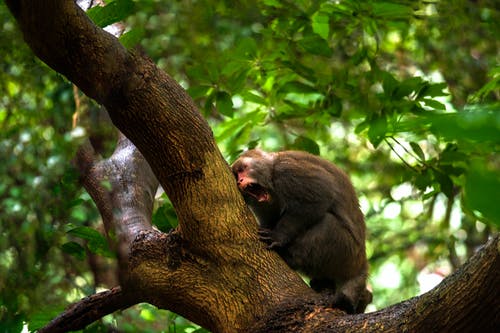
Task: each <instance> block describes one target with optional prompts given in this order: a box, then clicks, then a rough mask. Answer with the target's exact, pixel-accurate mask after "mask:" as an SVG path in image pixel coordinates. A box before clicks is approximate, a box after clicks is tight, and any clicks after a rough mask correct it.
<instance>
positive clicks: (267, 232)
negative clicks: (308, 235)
mask: <svg viewBox="0 0 500 333" xmlns="http://www.w3.org/2000/svg"><path fill="white" fill-rule="evenodd" d="M304 211H305V212H307V211H308V210H304ZM315 215H316V214H311V215H309V216H307V215H305V214H299V213H297V212H293V211H292V212H288V213H285V214H283V216H282V217H281V218H280V219H279V221H278V223H277V224H276V226H275V227H274V228H272V229H268V228H262V227H261V228H259V238H260V240H261V241H263V242H264V243H266V244H268V249H277V248H280V247H285V246H287V245H288V244H289V243H290V242H292V241H293V240H294V239H295V238H297V237H298V236H299V235H301V234H303V233H305V232H306V231H307V229H309V228H311V226H312V225H314V224H315V223H317V221H320V220H321V217H320V216H318V217H316V216H315Z"/></svg>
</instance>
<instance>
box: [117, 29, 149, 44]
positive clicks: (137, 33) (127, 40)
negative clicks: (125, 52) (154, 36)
mask: <svg viewBox="0 0 500 333" xmlns="http://www.w3.org/2000/svg"><path fill="white" fill-rule="evenodd" d="M144 34H145V30H144V29H142V28H134V29H132V30H130V31H127V32H126V33H124V34H123V35H121V36H120V38H119V40H120V42H121V43H122V45H123V46H125V47H126V48H127V49H131V48H133V47H135V46H136V45H138V44H139V43H140V42H141V40H142V38H143V37H144Z"/></svg>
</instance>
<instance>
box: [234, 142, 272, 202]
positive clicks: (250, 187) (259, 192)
mask: <svg viewBox="0 0 500 333" xmlns="http://www.w3.org/2000/svg"><path fill="white" fill-rule="evenodd" d="M250 152H252V153H251V154H248V153H249V152H247V153H245V154H243V155H242V156H241V157H240V158H238V160H237V161H236V162H235V163H234V164H233V166H232V170H233V174H234V176H235V178H236V182H237V183H238V188H239V189H240V191H241V193H242V194H243V196H244V197H245V199H246V200H249V201H251V202H254V203H264V202H269V201H271V194H270V190H271V186H270V170H271V168H270V166H269V165H268V163H266V160H265V159H263V158H262V157H261V156H256V155H255V152H253V151H250ZM248 155H250V156H248Z"/></svg>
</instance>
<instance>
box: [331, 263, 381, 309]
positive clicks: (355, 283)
mask: <svg viewBox="0 0 500 333" xmlns="http://www.w3.org/2000/svg"><path fill="white" fill-rule="evenodd" d="M371 300H372V294H371V292H369V291H368V290H367V289H366V273H363V274H360V275H358V276H356V277H354V278H352V279H350V280H348V281H346V282H345V283H344V284H343V285H342V286H340V288H339V290H338V291H337V292H336V293H335V295H334V297H333V305H334V306H336V307H338V308H340V309H342V310H344V311H346V312H347V313H363V312H364V311H365V308H366V306H367V305H368V303H370V302H371Z"/></svg>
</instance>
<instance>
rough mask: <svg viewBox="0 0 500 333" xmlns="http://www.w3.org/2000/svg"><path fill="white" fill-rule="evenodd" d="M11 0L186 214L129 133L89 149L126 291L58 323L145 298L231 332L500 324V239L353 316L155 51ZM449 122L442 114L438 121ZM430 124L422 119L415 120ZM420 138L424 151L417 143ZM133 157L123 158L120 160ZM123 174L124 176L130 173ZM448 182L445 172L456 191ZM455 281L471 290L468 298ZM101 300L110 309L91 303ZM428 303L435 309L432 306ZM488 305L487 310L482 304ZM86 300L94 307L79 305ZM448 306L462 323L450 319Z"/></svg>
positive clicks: (23, 23) (380, 120)
mask: <svg viewBox="0 0 500 333" xmlns="http://www.w3.org/2000/svg"><path fill="white" fill-rule="evenodd" d="M7 4H8V6H9V8H10V9H11V11H12V13H13V15H14V16H15V18H16V20H17V21H18V23H19V26H20V28H21V30H22V31H23V34H24V37H25V40H26V42H27V43H28V45H30V47H31V48H32V50H33V51H34V52H35V54H36V55H37V56H38V57H40V58H41V59H42V60H43V61H44V62H45V63H47V64H48V65H49V66H50V67H52V68H53V69H55V70H56V71H58V72H60V73H61V74H63V75H65V76H66V77H67V78H68V79H70V80H71V81H72V82H73V83H75V84H76V85H77V86H78V87H79V88H80V89H81V90H82V91H83V92H84V93H85V94H86V95H87V96H89V97H91V98H93V99H95V100H96V101H97V102H98V103H100V104H102V105H104V106H105V107H106V109H107V110H108V112H109V114H110V117H111V119H112V121H113V123H114V124H115V125H116V126H117V127H118V128H119V129H120V131H122V132H123V133H124V134H125V136H126V137H127V138H128V139H130V141H131V142H132V143H133V144H134V145H135V146H136V147H137V148H138V149H139V151H140V152H141V153H142V155H143V156H144V158H145V159H146V160H147V161H148V163H149V165H150V166H151V169H152V171H153V172H154V174H155V175H156V177H157V178H158V180H159V182H160V184H161V185H162V187H163V188H164V190H165V192H166V193H167V194H168V197H169V198H170V200H171V201H172V203H173V205H174V207H175V209H176V213H177V216H178V218H179V226H178V228H177V229H176V230H175V231H173V232H171V233H169V234H163V233H160V232H157V231H153V230H151V224H150V221H149V220H150V217H151V211H152V200H151V198H152V193H154V189H155V185H156V183H155V182H154V181H152V180H151V179H152V177H151V175H150V173H149V170H148V169H147V167H146V166H145V165H144V162H143V161H142V160H141V157H140V155H138V153H137V152H136V151H135V148H133V147H131V146H130V144H129V143H128V142H127V140H125V139H123V140H122V141H121V143H120V144H119V145H118V146H117V148H116V151H115V154H114V155H113V157H112V158H110V159H109V161H106V162H105V163H101V164H98V163H97V162H96V157H95V156H94V152H93V151H92V149H91V148H90V147H88V146H83V147H82V148H81V149H80V151H79V153H78V155H77V159H76V164H77V165H78V166H79V167H80V168H81V171H82V174H83V175H84V176H85V179H84V184H86V187H87V189H88V190H89V193H91V195H92V196H93V198H94V200H95V201H96V203H97V204H98V207H99V209H100V212H101V215H102V217H103V221H104V222H105V223H104V224H105V228H106V231H107V235H108V237H109V240H110V242H112V243H114V248H115V249H116V250H117V253H118V263H119V264H118V265H119V269H120V285H121V288H120V289H113V290H111V291H108V292H105V293H104V294H98V295H96V296H93V297H90V298H89V299H86V300H83V301H82V302H81V303H80V307H77V308H72V309H69V310H68V311H67V312H66V314H65V315H63V316H62V317H59V319H57V320H56V321H55V322H53V324H50V325H53V326H49V327H50V329H52V330H55V329H56V328H57V327H58V325H61V326H59V327H64V329H68V328H69V327H70V326H64V325H67V324H68V323H70V322H72V323H78V324H74V325H75V326H72V328H78V327H79V326H78V325H84V324H88V323H89V322H91V321H93V320H95V319H97V318H99V317H100V316H102V315H103V314H105V313H107V312H109V311H112V310H115V309H120V308H123V307H126V306H129V305H131V304H134V303H137V302H141V301H146V302H149V303H151V304H154V305H156V306H158V307H160V308H168V309H171V310H173V311H175V312H176V313H179V314H182V315H184V316H185V317H187V318H189V319H192V320H193V321H195V322H197V323H200V324H201V325H203V326H205V327H207V328H209V329H211V330H213V331H222V332H224V331H228V332H234V331H266V332H269V331H283V330H292V329H296V330H302V331H335V330H339V331H344V330H347V329H348V330H353V331H357V330H359V329H360V328H361V327H364V328H365V329H367V330H382V329H383V330H394V331H395V330H402V329H403V330H404V329H408V330H423V329H427V328H431V329H432V330H434V331H437V330H451V329H452V327H453V328H454V329H458V328H463V329H467V328H469V327H476V328H478V329H479V328H482V329H492V328H493V327H495V325H496V324H498V319H497V318H495V313H494V309H495V308H496V307H497V306H498V297H497V294H498V293H497V291H498V288H497V287H496V286H497V285H498V280H499V277H498V274H497V272H498V268H499V256H498V249H497V247H498V237H496V238H494V239H492V240H491V241H490V243H489V244H488V245H487V246H486V247H485V248H484V249H483V250H482V251H481V252H479V253H478V254H477V255H476V256H475V257H473V258H472V259H471V260H470V261H469V263H468V264H467V265H465V266H464V267H463V268H461V269H460V270H459V271H457V273H455V274H454V275H452V276H451V277H450V278H448V279H447V280H446V282H444V283H443V284H441V285H440V286H439V287H438V288H436V289H434V290H433V291H431V292H429V293H428V294H425V295H423V296H421V297H417V298H413V299H411V300H408V301H406V302H403V303H400V304H397V305H395V306H393V307H390V308H386V309H384V310H381V311H379V312H376V313H373V314H366V315H358V316H352V317H344V316H343V314H342V313H341V312H340V311H337V310H332V309H330V308H328V307H327V306H326V304H324V300H322V299H321V298H320V296H318V295H316V294H314V293H313V292H312V291H311V290H310V289H309V288H308V287H307V286H306V285H305V283H304V282H303V281H302V280H301V279H300V278H299V277H298V276H297V275H296V274H295V273H293V272H291V271H290V269H289V268H287V267H286V265H284V263H283V262H282V261H281V260H280V259H279V258H278V257H277V256H276V255H274V254H273V253H271V252H267V251H265V249H264V247H263V246H262V245H261V244H259V242H258V241H257V238H256V230H255V224H254V223H253V217H252V215H251V214H250V213H249V211H248V209H246V207H245V205H244V203H243V201H242V199H241V196H240V195H239V193H238V191H237V189H236V187H235V184H234V180H233V178H232V175H231V173H230V171H229V168H228V167H227V163H226V162H225V160H224V159H223V158H222V155H221V154H220V152H219V150H218V148H217V146H216V145H215V141H214V139H213V135H212V132H211V130H210V128H209V127H208V124H207V122H206V121H205V120H204V118H203V117H202V116H201V115H200V113H199V112H198V111H197V108H196V106H195V104H194V103H193V101H192V100H191V98H190V97H189V96H188V95H187V94H186V92H185V91H184V90H183V89H182V88H181V87H180V86H179V85H178V84H177V83H176V82H175V81H174V80H173V79H171V78H170V77H169V76H167V75H166V74H165V73H163V72H162V71H160V70H159V69H158V68H157V67H156V66H155V65H154V64H153V63H152V62H151V61H150V60H149V59H148V58H147V57H145V56H143V55H141V54H139V53H138V52H133V51H128V50H126V49H125V48H124V47H123V46H122V45H121V44H120V43H119V42H118V41H117V40H116V39H115V38H114V37H112V36H110V35H109V34H106V33H104V32H103V31H102V30H100V29H97V28H96V27H95V26H94V25H93V24H92V23H91V21H90V20H89V19H88V18H87V16H86V15H85V14H84V13H83V12H82V11H81V10H79V9H78V7H76V6H75V5H74V3H73V2H68V1H51V2H49V3H44V4H43V5H42V4H39V3H36V2H30V1H24V2H9V1H7ZM44 13H45V14H44ZM49 17H51V19H47V18H49ZM320 21H321V20H318V22H320ZM309 42H311V41H309ZM313 42H314V44H313V45H314V48H317V47H320V49H321V43H319V42H317V40H315V41H313ZM61 45H64V47H61ZM303 46H304V47H307V44H304V45H303ZM296 67H300V66H298V65H296ZM82 68H85V69H86V70H85V71H82V70H81V69H82ZM378 75H380V76H381V77H383V80H384V85H385V87H384V89H385V90H386V91H389V90H390V91H391V94H396V95H397V94H398V92H397V89H401V86H399V85H397V82H396V81H395V80H394V79H393V78H391V76H389V75H388V74H387V73H386V72H384V71H381V72H379V73H378ZM289 83H290V82H289ZM291 83H292V84H289V86H290V85H293V82H292V81H291ZM296 85H297V84H295V86H296ZM414 85H417V86H418V85H422V87H421V88H422V89H423V88H424V83H423V82H422V81H418V80H413V81H409V82H406V86H407V87H408V86H409V87H410V88H407V89H410V90H411V91H413V90H415V87H414ZM427 88H429V87H427ZM399 93H400V94H401V92H399ZM214 96H215V97H214V98H216V99H217V98H219V99H218V100H217V102H218V103H217V104H218V106H220V104H222V105H223V104H224V103H223V101H224V100H225V97H223V96H225V95H224V94H221V92H219V94H218V95H214ZM423 96H427V95H423ZM333 100H335V99H333ZM427 102H428V103H429V104H432V102H431V101H429V100H427ZM332 105H333V106H332ZM332 105H326V106H327V107H333V108H334V109H335V103H333V104H332ZM388 119H389V120H390V119H391V118H390V115H388V114H385V115H384V114H382V115H380V114H379V115H378V116H373V117H372V118H371V119H370V120H369V121H370V122H369V124H370V129H369V130H368V131H369V133H368V135H369V136H370V139H371V140H372V141H373V142H375V143H380V142H381V141H382V140H383V139H384V135H385V133H383V132H384V131H385V130H386V127H387V120H388ZM436 119H437V120H439V118H432V120H433V121H435V122H436V123H438V124H439V122H438V121H436ZM448 120H449V119H448ZM428 122H429V120H425V119H424V120H422V119H418V120H411V121H408V122H407V123H406V124H407V125H411V124H420V125H427V124H428ZM137 124H140V126H137ZM365 126H366V125H365ZM194 147H196V149H194ZM412 147H414V150H415V152H416V154H418V155H420V152H419V150H418V148H416V147H415V146H412ZM120 162H123V164H122V165H118V163H120ZM113 168H115V169H113ZM117 170H119V172H120V173H124V175H121V176H120V175H118V174H117ZM105 174H107V175H109V179H110V186H111V191H107V188H106V186H103V184H102V183H100V182H99V183H96V182H93V181H95V180H100V179H101V177H102V176H103V175H105ZM436 174H439V173H436ZM141 179H142V180H141ZM123 180H126V182H125V183H124V182H123ZM446 181H447V180H443V181H442V182H441V185H443V187H444V184H447V183H446ZM137 184H141V185H142V186H143V187H140V186H138V185H137ZM134 185H135V186H134ZM120 186H122V187H120ZM126 186H130V187H126ZM443 191H445V189H443ZM127 194H128V195H127ZM450 196H451V193H450ZM486 212H487V213H489V212H490V211H488V210H486ZM469 277H473V281H474V284H473V283H472V282H471V281H470V280H468V278H469ZM474 286H478V287H477V288H474ZM456 290H460V291H461V292H460V293H458V295H457V293H456ZM462 291H463V292H462ZM491 291H494V292H491ZM437 300H439V302H438V304H434V303H433V302H437ZM96 302H97V304H98V305H99V306H98V307H97V309H99V310H98V311H97V312H92V311H85V310H87V309H88V308H87V306H88V307H90V306H92V305H94V304H95V303H96ZM429 303H433V306H427V304H429ZM477 304H481V305H482V306H481V307H479V306H472V305H477ZM453 305H455V306H453ZM221 308H224V309H225V311H223V312H221V311H220V309H221ZM82 309H83V313H82V312H79V311H81V310H82ZM401 313H403V314H404V315H401ZM444 313H446V314H447V315H449V316H448V317H447V318H449V320H442V318H443V314H444ZM75 314H76V315H77V316H78V317H79V320H80V321H76V322H75V321H74V320H73V319H74V317H71V315H75ZM459 314H460V315H459ZM68 316H69V317H68ZM68 318H69V319H71V320H68ZM438 318H440V319H441V320H438ZM47 329H49V328H47Z"/></svg>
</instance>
